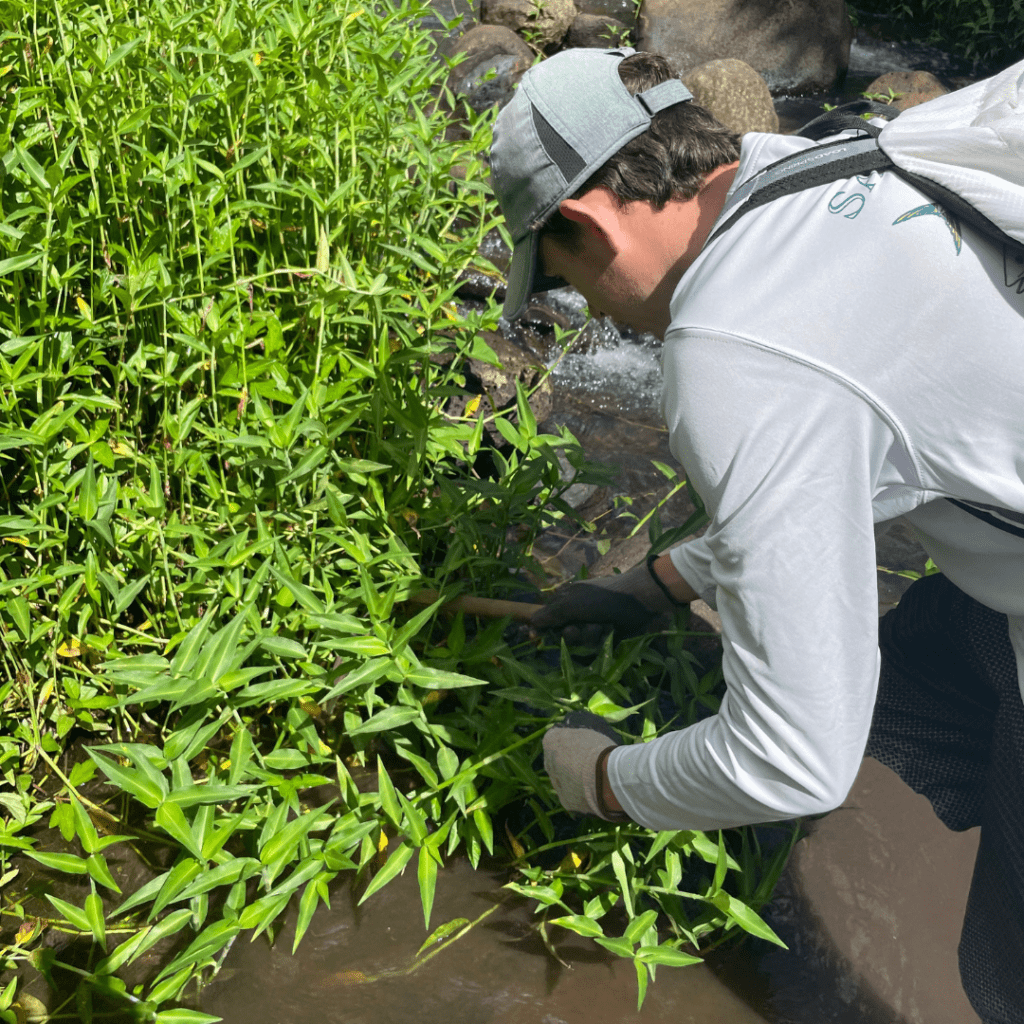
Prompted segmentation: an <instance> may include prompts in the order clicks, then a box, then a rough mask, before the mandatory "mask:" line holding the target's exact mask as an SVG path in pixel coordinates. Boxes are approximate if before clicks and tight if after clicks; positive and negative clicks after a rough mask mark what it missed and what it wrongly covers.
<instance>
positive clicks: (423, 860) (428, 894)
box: [416, 844, 438, 928]
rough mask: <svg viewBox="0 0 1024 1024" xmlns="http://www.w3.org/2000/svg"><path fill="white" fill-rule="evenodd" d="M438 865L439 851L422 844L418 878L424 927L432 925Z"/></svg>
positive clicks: (417, 870) (417, 871)
mask: <svg viewBox="0 0 1024 1024" xmlns="http://www.w3.org/2000/svg"><path fill="white" fill-rule="evenodd" d="M437 866H438V865H437V851H436V850H435V849H434V848H433V847H432V846H430V845H427V844H424V845H423V846H421V847H420V857H419V864H418V865H417V869H416V878H417V880H418V882H419V886H420V902H421V903H422V905H423V927H424V928H429V927H430V912H431V910H432V909H433V906H434V890H435V889H436V887H437Z"/></svg>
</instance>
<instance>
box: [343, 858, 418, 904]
mask: <svg viewBox="0 0 1024 1024" xmlns="http://www.w3.org/2000/svg"><path fill="white" fill-rule="evenodd" d="M414 852H415V847H412V846H409V845H408V844H407V843H402V844H401V845H400V846H397V847H395V849H394V850H393V851H392V853H391V856H390V857H388V859H387V863H386V864H385V865H384V867H382V868H381V869H380V871H378V872H377V874H376V875H374V876H373V880H372V881H371V882H370V884H369V885H368V886H367V887H366V891H365V892H364V893H363V895H362V896H361V897H360V898H359V904H357V905H361V904H363V903H365V902H366V901H367V900H368V899H369V898H370V897H371V896H372V895H373V894H374V893H375V892H377V891H378V890H379V889H383V888H384V886H385V885H387V884H388V882H390V881H391V879H392V878H394V877H395V876H396V875H397V874H399V873H400V872H401V871H403V870H404V868H405V865H406V864H408V863H409V861H410V860H411V859H412V855H413V853H414Z"/></svg>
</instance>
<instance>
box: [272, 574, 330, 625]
mask: <svg viewBox="0 0 1024 1024" xmlns="http://www.w3.org/2000/svg"><path fill="white" fill-rule="evenodd" d="M270 571H271V573H273V576H274V578H275V579H276V580H277V582H278V583H280V584H281V586H282V587H284V588H285V589H286V590H287V591H288V592H289V593H290V594H291V595H292V596H293V597H294V598H295V600H296V601H298V602H299V604H300V605H302V607H303V608H305V609H306V611H307V612H317V613H319V614H321V615H322V614H323V613H324V612H326V611H327V609H326V608H325V607H324V603H323V601H321V600H320V598H319V597H317V596H316V594H314V593H313V591H312V590H310V589H309V587H307V586H306V585H305V584H304V583H299V582H298V581H297V580H293V579H292V578H291V577H290V576H285V574H284V573H283V572H280V571H279V570H277V569H275V568H274V566H270Z"/></svg>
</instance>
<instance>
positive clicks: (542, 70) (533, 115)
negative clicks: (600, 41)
mask: <svg viewBox="0 0 1024 1024" xmlns="http://www.w3.org/2000/svg"><path fill="white" fill-rule="evenodd" d="M690 99H691V97H690V93H689V92H688V91H687V89H686V87H685V86H684V85H683V84H682V83H681V82H680V81H679V80H678V79H676V78H675V77H674V76H673V75H672V73H671V70H670V69H669V66H668V63H667V61H665V59H664V58H662V57H658V56H656V55H654V54H650V53H634V52H633V51H632V50H630V49H628V48H622V49H619V50H591V49H580V50H565V51H563V52H561V53H559V54H556V55H555V56H554V57H550V58H548V59H547V60H545V61H543V62H541V63H540V64H538V65H536V66H534V67H533V68H531V69H530V71H528V72H527V73H526V75H524V76H523V79H522V81H521V83H520V85H519V88H518V90H517V91H516V94H515V96H514V97H513V99H512V100H511V102H510V103H509V104H508V105H507V106H506V107H505V108H504V110H502V112H501V113H500V114H499V116H498V119H497V122H496V124H495V128H494V143H493V145H492V148H491V175H492V184H493V187H494V190H495V193H496V194H497V196H498V201H499V203H500V204H501V208H502V212H503V213H504V214H505V219H506V221H507V223H508V226H509V231H510V233H511V234H512V238H513V242H514V244H515V247H514V251H513V258H512V265H511V267H510V268H509V287H508V291H507V295H506V300H505V315H506V316H507V317H508V318H509V319H514V318H515V317H517V316H519V315H520V314H521V313H522V311H523V309H524V308H525V306H526V303H527V301H528V299H529V296H530V295H531V294H532V293H533V292H535V291H543V290H545V289H546V288H550V287H556V286H557V285H558V284H562V283H564V282H563V281H560V280H555V279H550V278H546V277H545V276H544V274H543V272H542V267H541V261H540V257H539V252H540V248H541V246H540V242H541V237H542V235H543V236H544V237H545V238H546V239H547V242H546V243H545V244H546V246H547V247H548V251H551V250H550V245H551V244H552V243H553V244H555V245H556V246H558V247H559V250H564V251H565V252H568V253H575V254H577V255H578V254H579V253H580V251H581V248H582V246H583V244H584V240H585V236H586V231H587V228H588V225H587V224H586V223H585V218H581V217H580V216H576V215H573V216H570V217H566V216H565V215H564V211H566V210H567V209H569V207H571V206H572V203H571V202H570V203H568V204H567V203H566V201H567V200H570V201H571V200H577V199H580V198H581V197H584V196H585V195H586V194H587V193H588V192H593V191H594V190H595V189H600V190H602V192H606V193H607V195H608V196H609V197H611V199H612V200H613V202H614V203H615V204H617V205H618V206H619V207H621V208H623V209H625V208H627V204H631V203H643V204H646V205H649V208H650V209H651V210H655V211H657V210H661V209H663V208H664V206H665V205H666V203H668V202H670V201H685V200H689V199H692V198H694V197H695V196H696V195H697V194H698V192H699V191H700V189H701V187H702V185H703V183H704V181H705V179H706V177H707V175H708V174H709V173H710V172H711V171H713V170H714V169H715V168H717V167H720V166H722V165H723V164H730V163H732V162H733V161H735V160H736V159H737V158H738V155H739V139H738V137H737V136H736V135H735V134H734V133H732V132H731V131H729V129H727V128H725V127H724V126H723V125H721V124H720V123H719V122H718V121H716V120H715V119H714V118H713V117H712V116H711V115H710V114H708V113H707V112H706V111H705V110H703V108H701V107H698V106H695V105H694V104H692V103H690V102H689V100H690ZM570 212H572V211H570Z"/></svg>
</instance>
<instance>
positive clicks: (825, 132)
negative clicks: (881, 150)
mask: <svg viewBox="0 0 1024 1024" xmlns="http://www.w3.org/2000/svg"><path fill="white" fill-rule="evenodd" d="M863 114H871V115H872V116H873V117H885V118H888V119H889V120H890V121H891V120H892V119H893V118H894V117H896V116H897V115H898V114H899V111H898V110H897V109H896V108H895V107H891V106H889V104H888V103H876V102H875V101H874V100H853V101H852V102H851V103H843V104H842V105H841V106H838V107H834V108H833V109H832V110H827V111H826V112H825V113H824V114H820V115H819V116H818V117H816V118H815V119H814V120H813V121H808V122H807V124H805V125H804V126H803V128H801V129H800V131H798V132H797V135H799V136H801V137H802V138H805V139H814V140H815V142H816V141H817V140H818V139H824V138H827V137H828V136H829V135H838V134H839V133H840V132H846V131H850V130H854V131H860V132H866V133H867V134H868V135H871V136H872V137H874V138H877V137H878V136H879V134H880V133H881V131H882V129H881V128H879V127H878V125H877V124H869V123H868V122H867V121H865V120H864V118H863V116H862V115H863Z"/></svg>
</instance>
